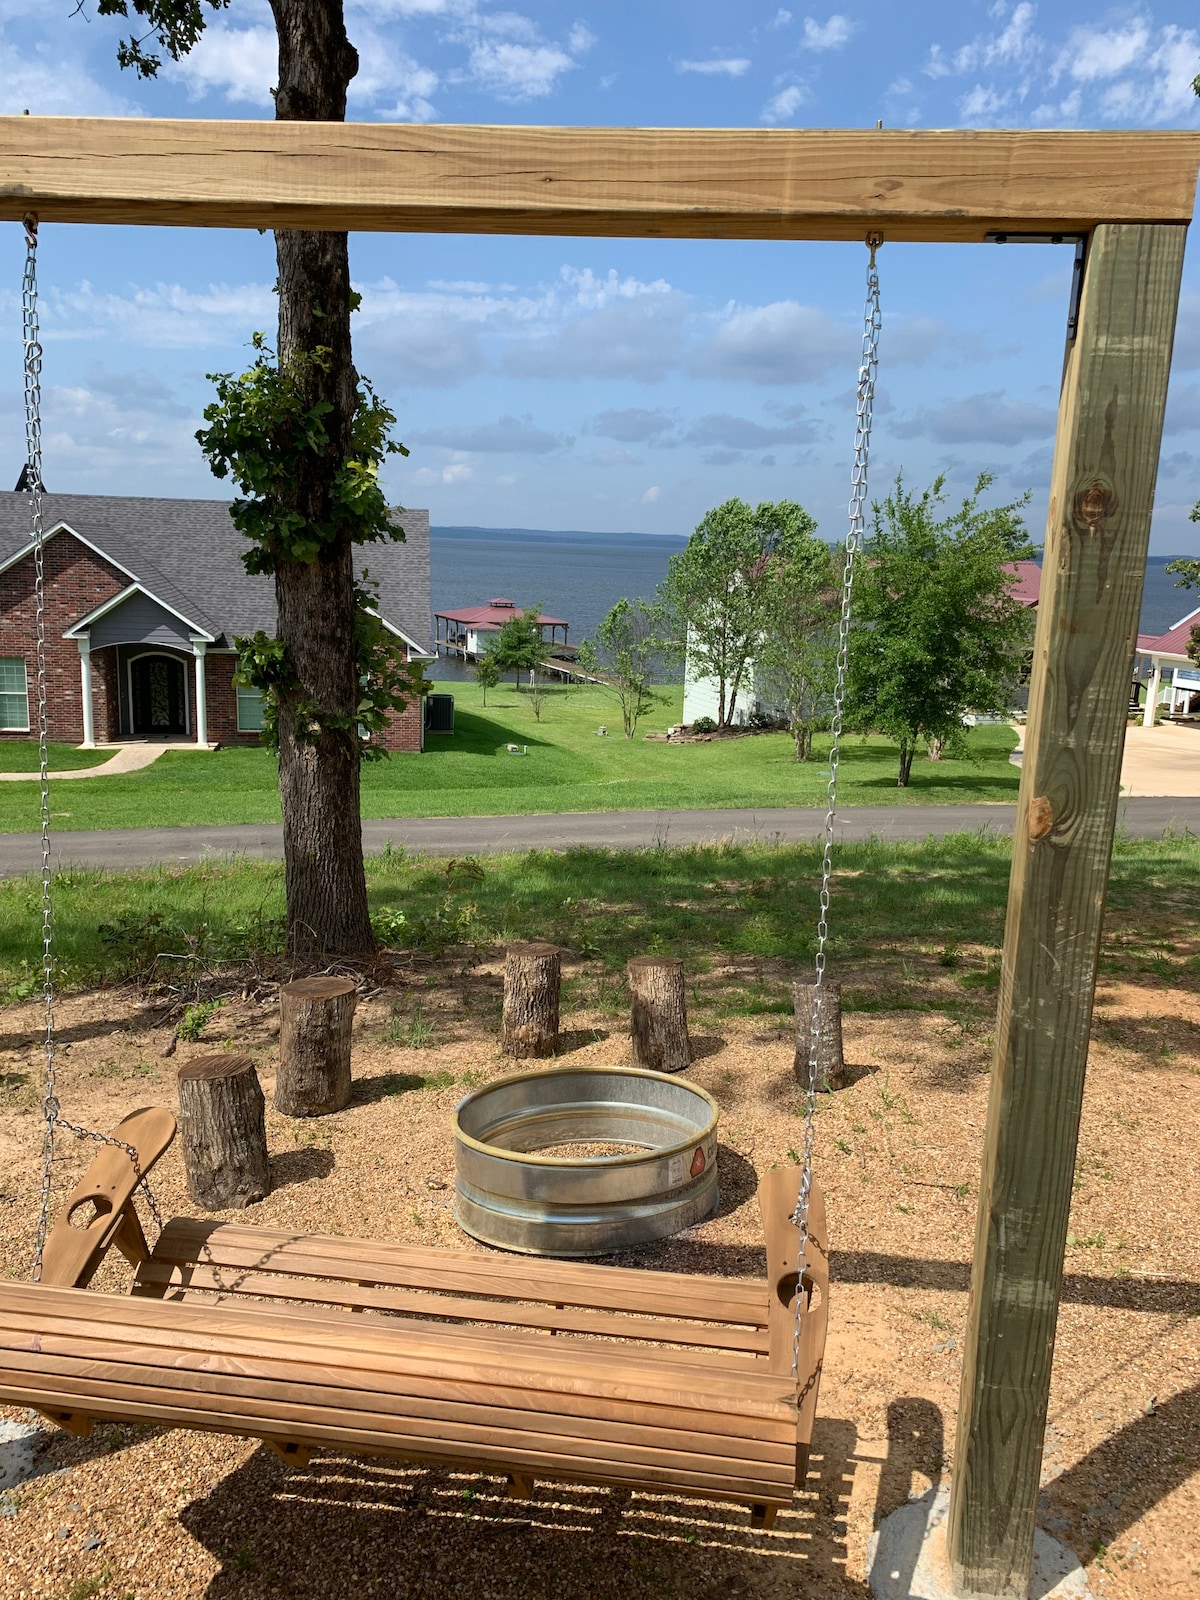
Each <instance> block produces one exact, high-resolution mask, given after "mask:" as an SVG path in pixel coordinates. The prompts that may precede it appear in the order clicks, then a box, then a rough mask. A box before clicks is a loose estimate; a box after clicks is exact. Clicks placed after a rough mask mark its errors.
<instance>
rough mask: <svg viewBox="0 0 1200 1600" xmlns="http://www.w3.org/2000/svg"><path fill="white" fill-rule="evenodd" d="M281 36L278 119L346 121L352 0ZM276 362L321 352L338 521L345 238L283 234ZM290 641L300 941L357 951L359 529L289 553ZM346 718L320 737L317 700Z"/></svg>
mask: <svg viewBox="0 0 1200 1600" xmlns="http://www.w3.org/2000/svg"><path fill="white" fill-rule="evenodd" d="M271 9H272V11H273V13H274V16H275V26H276V31H277V33H278V37H279V83H278V87H277V89H276V93H275V116H276V118H277V120H279V121H300V122H343V121H345V117H346V89H347V86H348V85H349V83H350V80H351V78H353V77H354V75H355V73H356V72H357V71H358V56H357V54H356V53H355V50H354V48H353V46H352V45H351V44H350V41H349V40H348V39H347V37H346V30H345V23H344V19H343V14H342V5H341V0H271ZM275 255H276V262H277V265H278V269H279V281H278V292H279V338H278V352H277V353H278V359H279V364H280V366H281V367H288V366H289V365H291V366H292V367H293V370H294V371H299V370H300V368H299V367H298V366H297V365H296V363H297V358H299V357H303V356H306V355H311V354H312V352H314V351H315V350H317V349H318V348H321V349H324V350H325V351H327V352H328V354H327V357H326V358H325V363H324V366H323V367H317V366H312V365H307V366H306V367H305V368H304V369H303V370H304V374H305V383H306V388H307V390H308V394H307V396H306V398H308V399H310V401H311V402H312V403H313V404H317V403H324V404H327V405H328V406H329V407H330V410H329V411H328V412H327V413H326V415H325V416H324V419H323V420H324V425H325V429H326V432H327V434H328V445H327V447H326V449H325V451H324V452H323V453H322V454H320V455H317V454H313V455H311V456H310V457H309V458H308V459H307V461H306V463H305V466H304V467H303V468H302V470H300V471H299V472H298V473H297V474H296V478H295V481H294V484H293V486H292V498H291V505H290V507H289V509H292V510H295V511H296V512H297V513H298V514H299V515H300V516H301V517H303V518H304V520H305V521H307V522H313V523H321V522H328V520H329V517H330V511H331V486H332V482H333V478H334V476H335V474H336V473H337V472H338V470H339V468H340V467H341V465H342V463H343V462H344V460H345V459H346V456H347V454H348V449H349V442H350V433H351V426H352V422H353V417H354V411H355V406H356V403H357V401H356V395H357V386H358V379H357V374H356V373H355V370H354V364H353V360H352V357H351V348H350V261H349V250H348V247H347V237H346V235H345V234H344V233H309V232H283V231H280V232H277V233H276V235H275ZM275 596H276V601H277V603H278V608H279V637H280V638H281V639H282V640H283V642H284V644H285V645H286V647H287V653H288V660H289V663H290V665H291V668H292V671H293V672H294V673H295V676H296V678H297V680H298V682H299V685H300V687H299V689H298V690H297V691H296V692H295V693H294V694H293V695H291V696H284V697H281V699H282V703H281V705H280V708H279V795H280V803H281V806H282V810H283V845H284V878H285V884H286V890H287V915H288V942H289V947H290V948H291V949H292V950H294V951H299V952H304V953H308V952H321V953H329V954H339V955H351V954H356V953H358V952H361V951H366V950H371V949H373V948H374V945H375V939H374V935H373V934H372V931H371V918H370V914H369V911H368V908H367V884H366V875H365V872H364V870H363V858H362V826H361V820H360V812H359V741H358V733H357V727H356V723H355V713H356V709H357V706H358V699H359V683H358V669H357V665H356V661H355V650H354V611H355V607H354V566H353V549H352V546H351V543H350V539H349V536H348V535H347V536H344V537H343V538H341V539H340V540H338V541H336V542H335V543H334V544H333V545H331V546H327V547H325V548H324V549H323V551H322V553H321V555H320V556H319V557H318V558H317V559H316V560H315V561H312V562H307V563H305V562H297V561H286V562H281V563H280V565H279V567H278V569H277V571H276V574H275ZM306 702H307V703H309V704H312V703H315V704H316V705H317V706H318V707H320V708H321V709H322V710H323V711H324V712H326V713H332V714H333V715H334V716H337V717H340V718H344V719H346V722H345V726H343V727H341V728H336V729H334V728H326V729H324V730H323V731H322V732H320V733H319V734H318V735H317V736H316V739H315V742H309V739H308V734H309V728H308V723H309V721H310V718H309V717H308V716H307V715H306V714H305V711H304V705H305V703H306Z"/></svg>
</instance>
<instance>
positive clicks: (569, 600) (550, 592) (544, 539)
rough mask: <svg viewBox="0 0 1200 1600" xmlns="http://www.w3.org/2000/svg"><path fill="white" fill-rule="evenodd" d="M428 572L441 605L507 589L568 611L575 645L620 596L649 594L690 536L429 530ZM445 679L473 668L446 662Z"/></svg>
mask: <svg viewBox="0 0 1200 1600" xmlns="http://www.w3.org/2000/svg"><path fill="white" fill-rule="evenodd" d="M429 540H430V578H431V585H432V590H433V609H434V610H435V611H456V610H459V609H460V608H461V607H463V606H478V605H482V604H483V603H484V602H485V601H486V600H490V599H491V598H492V597H493V596H494V595H504V596H505V597H506V598H507V599H509V600H513V601H515V602H516V604H517V605H519V606H528V605H533V603H534V602H535V601H537V600H540V601H541V602H542V608H543V610H544V611H545V613H546V615H547V616H552V617H565V618H566V620H567V621H568V622H569V623H570V624H571V631H570V633H569V634H568V635H567V637H568V639H569V640H570V642H571V643H572V644H579V643H580V641H581V640H583V639H588V638H591V636H592V634H593V633H594V632H595V629H596V624H597V623H598V622H600V621H601V620H602V619H603V618H604V616H605V615H606V614H607V612H608V611H609V610H611V608H612V607H613V606H614V605H616V603H617V601H618V600H620V599H622V598H626V599H629V600H637V599H644V600H649V599H652V598H653V596H654V591H655V589H657V587H658V585H659V584H660V583H661V582H662V580H663V579H664V578H665V577H666V575H667V562H668V560H669V559H670V557H671V556H672V555H674V553H675V551H676V550H682V549H683V547H684V545H685V544H686V543H687V540H686V539H680V538H676V537H674V536H672V535H670V534H653V533H574V532H561V533H559V532H554V531H547V530H545V529H537V528H431V529H430V530H429ZM436 671H437V676H438V677H439V678H441V679H450V678H458V679H463V678H473V677H474V668H472V667H463V666H462V664H461V663H459V662H455V661H448V660H443V661H441V662H439V664H438V667H437V669H436Z"/></svg>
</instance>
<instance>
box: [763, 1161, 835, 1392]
mask: <svg viewBox="0 0 1200 1600" xmlns="http://www.w3.org/2000/svg"><path fill="white" fill-rule="evenodd" d="M799 1192H800V1169H799V1167H775V1168H774V1169H773V1170H772V1171H770V1172H768V1173H767V1174H766V1176H765V1177H763V1178H762V1180H761V1181H760V1182H759V1185H758V1204H759V1209H760V1210H761V1212H762V1222H763V1234H764V1237H765V1240H766V1246H767V1296H768V1303H767V1336H768V1339H769V1352H770V1353H769V1363H770V1367H771V1370H772V1371H773V1372H790V1371H791V1368H792V1340H793V1337H794V1333H795V1326H796V1316H797V1304H796V1302H797V1297H798V1296H799V1297H800V1304H799V1316H800V1319H801V1321H800V1362H799V1373H798V1376H799V1379H800V1382H801V1384H802V1385H803V1384H805V1383H806V1382H807V1381H808V1379H809V1376H810V1372H811V1373H819V1371H820V1363H821V1353H822V1351H823V1349H824V1346H825V1325H826V1322H827V1320H828V1314H829V1311H828V1307H829V1234H828V1231H827V1229H826V1225H825V1196H824V1195H823V1194H822V1192H821V1187H820V1185H819V1184H818V1183H817V1182H816V1180H815V1179H814V1180H813V1184H812V1188H811V1189H810V1191H809V1197H808V1249H807V1251H806V1254H805V1272H804V1283H803V1285H800V1284H798V1283H797V1281H796V1265H797V1260H798V1257H799V1252H800V1229H799V1228H798V1227H797V1226H796V1224H795V1223H794V1222H793V1221H792V1212H793V1211H794V1210H795V1209H796V1197H797V1195H798V1194H799ZM812 1389H813V1397H812V1398H813V1404H814V1405H815V1403H816V1394H815V1389H816V1382H815V1377H814V1379H813V1383H812ZM802 1404H803V1400H802Z"/></svg>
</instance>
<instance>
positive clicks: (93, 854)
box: [0, 798, 1200, 877]
mask: <svg viewBox="0 0 1200 1600" xmlns="http://www.w3.org/2000/svg"><path fill="white" fill-rule="evenodd" d="M1015 817H1016V807H1015V806H1008V805H966V806H920V805H908V806H854V807H850V808H848V809H847V810H845V811H844V812H842V814H841V815H840V817H839V818H838V824H837V836H838V838H840V839H869V838H872V837H877V838H881V839H925V838H928V837H929V836H930V835H934V836H936V837H942V836H944V835H946V834H948V833H963V832H974V831H977V830H979V829H981V828H988V829H991V830H993V831H994V832H996V833H1001V834H1007V833H1011V832H1012V829H1013V822H1014V820H1015ZM824 825H825V813H824V811H822V810H818V809H815V808H813V809H795V810H790V809H789V810H784V809H778V810H764V811H598V812H581V813H558V814H555V815H552V816H533V817H399V818H385V819H382V820H371V821H366V822H364V823H363V848H364V849H365V850H366V851H367V852H368V854H371V853H374V852H376V851H380V850H383V849H384V848H385V847H387V846H389V845H390V846H391V847H392V848H394V849H399V848H403V849H405V850H407V851H409V852H411V853H412V854H428V855H488V854H493V853H495V852H498V851H505V850H567V849H570V848H571V847H572V846H574V845H592V846H599V847H610V848H612V849H616V850H644V849H651V848H654V847H656V846H672V845H687V844H705V843H712V842H714V841H716V840H719V839H728V840H731V841H733V842H735V843H739V844H745V843H749V842H751V841H755V840H757V841H758V842H760V843H762V844H786V843H790V842H793V841H799V840H806V839H816V838H819V837H820V835H821V833H822V830H823V828H824ZM1118 825H1119V826H1120V827H1122V828H1124V829H1125V831H1126V832H1127V833H1129V834H1132V835H1133V837H1135V838H1138V839H1160V838H1161V837H1162V836H1163V834H1164V833H1165V832H1166V831H1167V830H1168V829H1184V828H1186V829H1188V830H1189V831H1191V832H1192V833H1196V834H1200V799H1191V798H1184V799H1131V800H1123V801H1122V802H1121V807H1120V810H1119V812H1118ZM52 840H53V850H54V864H55V866H56V867H62V866H68V865H70V866H86V867H110V868H112V869H114V870H116V871H130V870H135V869H137V868H139V867H145V866H147V865H149V864H150V863H153V862H163V863H167V864H170V865H173V866H184V865H188V864H190V863H192V862H195V861H206V860H212V859H215V858H221V857H228V856H245V857H248V858H249V859H251V860H259V861H262V860H266V861H277V860H279V859H280V858H281V857H282V855H283V830H282V829H281V828H280V827H278V826H277V825H275V826H271V825H264V826H261V827H260V826H255V825H247V826H236V827H225V828H122V829H118V828H114V829H112V830H111V831H108V832H103V833H55V834H54V835H53V836H52ZM40 865H41V843H40V840H39V837H38V835H36V834H32V833H6V834H0V877H13V876H15V875H16V874H18V873H23V872H32V871H34V870H35V868H37V867H39V866H40Z"/></svg>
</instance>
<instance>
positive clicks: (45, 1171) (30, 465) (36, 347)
mask: <svg viewBox="0 0 1200 1600" xmlns="http://www.w3.org/2000/svg"><path fill="white" fill-rule="evenodd" d="M24 227H25V269H24V272H23V273H22V276H21V324H22V332H23V336H24V344H25V480H26V487H27V489H28V490H29V497H30V518H31V523H32V532H31V538H32V542H33V568H34V591H35V595H36V601H37V645H36V660H37V715H38V724H37V726H38V773H39V777H40V780H41V782H40V787H41V831H42V1014H43V1038H42V1044H43V1050H44V1052H45V1058H46V1069H45V1093H44V1095H43V1098H42V1116H43V1118H44V1119H45V1132H44V1135H43V1140H42V1192H41V1204H40V1207H39V1210H38V1224H37V1236H36V1244H35V1247H34V1258H33V1281H34V1282H35V1283H37V1282H39V1281H40V1280H41V1276H42V1255H43V1252H44V1250H45V1248H46V1235H47V1232H48V1229H49V1223H50V1195H51V1178H52V1175H53V1171H54V1136H55V1133H56V1131H57V1129H59V1128H62V1129H64V1130H65V1131H66V1132H67V1133H73V1134H74V1135H75V1137H76V1138H77V1139H94V1140H95V1141H96V1143H97V1144H111V1145H116V1146H117V1147H118V1148H120V1149H122V1150H124V1151H125V1152H126V1154H127V1155H128V1156H129V1159H130V1160H131V1161H132V1162H133V1165H134V1170H135V1171H136V1172H137V1175H138V1182H139V1185H140V1187H141V1189H142V1191H143V1193H144V1194H145V1196H146V1201H147V1204H148V1205H149V1207H150V1212H151V1215H152V1216H153V1217H154V1222H155V1225H156V1227H158V1229H159V1230H160V1231H161V1229H162V1225H163V1221H162V1216H161V1214H160V1212H159V1209H158V1205H157V1202H156V1201H155V1198H154V1195H153V1193H152V1192H151V1189H150V1185H149V1184H148V1183H147V1182H146V1179H145V1176H144V1174H143V1173H142V1169H141V1165H140V1161H139V1157H138V1153H137V1151H136V1150H135V1149H134V1148H133V1146H132V1145H129V1144H126V1143H125V1141H124V1140H123V1139H114V1138H113V1137H112V1136H111V1135H110V1134H106V1133H96V1132H94V1131H93V1130H92V1129H91V1128H82V1127H79V1126H78V1125H77V1124H75V1123H73V1122H68V1121H67V1120H66V1118H65V1117H64V1116H63V1115H62V1111H61V1108H60V1106H59V1102H58V1094H57V1084H56V1077H57V1068H56V1062H55V1055H56V1050H57V1046H56V1045H55V1040H54V895H53V888H54V874H53V870H52V867H51V863H50V771H49V750H48V734H47V722H48V718H47V675H46V559H45V527H44V517H43V507H42V495H43V493H44V490H43V488H42V343H41V331H40V328H39V325H38V290H37V245H38V219H37V217H36V216H34V215H32V214H28V215H26V217H25V218H24Z"/></svg>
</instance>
